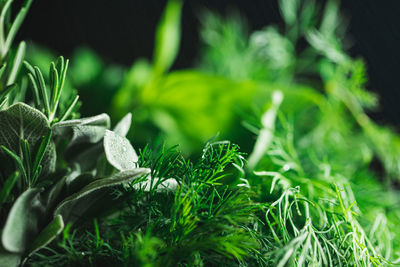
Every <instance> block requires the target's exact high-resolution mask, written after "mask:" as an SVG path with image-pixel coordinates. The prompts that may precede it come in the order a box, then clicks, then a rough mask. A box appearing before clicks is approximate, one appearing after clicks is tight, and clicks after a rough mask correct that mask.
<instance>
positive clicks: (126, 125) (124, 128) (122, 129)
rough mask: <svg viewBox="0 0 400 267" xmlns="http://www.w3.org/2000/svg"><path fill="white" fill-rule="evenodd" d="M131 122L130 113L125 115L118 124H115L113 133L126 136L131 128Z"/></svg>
mask: <svg viewBox="0 0 400 267" xmlns="http://www.w3.org/2000/svg"><path fill="white" fill-rule="evenodd" d="M131 122H132V113H128V114H126V115H125V117H123V118H122V120H121V121H120V122H118V123H117V125H115V128H114V130H113V132H114V133H116V134H118V135H120V136H126V135H127V134H128V131H129V129H130V128H131Z"/></svg>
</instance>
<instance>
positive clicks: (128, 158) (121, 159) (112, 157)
mask: <svg viewBox="0 0 400 267" xmlns="http://www.w3.org/2000/svg"><path fill="white" fill-rule="evenodd" d="M104 151H105V153H106V157H107V160H108V162H109V163H110V164H111V165H112V166H114V167H115V168H116V169H118V170H120V171H124V170H131V169H134V168H136V163H137V161H138V156H137V154H136V152H135V149H133V147H132V145H131V143H130V142H129V140H128V139H126V138H125V137H123V136H120V135H118V134H116V133H114V132H112V131H108V130H107V131H106V132H105V135H104Z"/></svg>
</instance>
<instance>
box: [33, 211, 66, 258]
mask: <svg viewBox="0 0 400 267" xmlns="http://www.w3.org/2000/svg"><path fill="white" fill-rule="evenodd" d="M63 229H64V221H63V218H62V216H61V215H57V216H55V217H54V219H53V220H52V221H51V222H50V223H49V224H48V225H47V226H46V227H45V228H44V229H43V230H42V232H40V234H39V236H38V237H37V238H36V239H35V241H33V243H32V246H31V247H30V249H29V253H28V254H29V255H31V254H33V253H35V252H36V251H38V250H39V249H41V248H43V247H45V246H46V245H48V244H49V243H50V242H51V241H53V239H54V238H56V237H57V235H58V234H59V233H60V232H61V231H62V230H63Z"/></svg>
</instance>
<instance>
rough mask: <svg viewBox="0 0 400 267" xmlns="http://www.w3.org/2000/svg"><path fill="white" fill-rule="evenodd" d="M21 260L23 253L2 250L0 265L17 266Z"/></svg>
mask: <svg viewBox="0 0 400 267" xmlns="http://www.w3.org/2000/svg"><path fill="white" fill-rule="evenodd" d="M20 262H21V254H16V253H10V252H6V251H0V267H17V266H19V264H20Z"/></svg>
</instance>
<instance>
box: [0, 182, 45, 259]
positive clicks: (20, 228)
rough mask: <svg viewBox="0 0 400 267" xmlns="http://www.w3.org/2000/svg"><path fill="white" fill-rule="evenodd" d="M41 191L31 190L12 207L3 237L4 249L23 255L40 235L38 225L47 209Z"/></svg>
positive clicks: (22, 195) (21, 196)
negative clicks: (41, 198) (40, 197)
mask: <svg viewBox="0 0 400 267" xmlns="http://www.w3.org/2000/svg"><path fill="white" fill-rule="evenodd" d="M40 191H41V190H40V189H37V188H30V189H28V190H26V191H25V192H24V193H22V194H21V195H20V196H19V197H18V199H17V200H16V201H15V203H14V205H13V206H12V208H11V210H10V212H9V214H8V217H7V220H6V223H5V225H4V228H3V233H2V235H1V242H2V244H3V247H4V248H5V249H6V250H7V251H9V252H14V253H23V252H24V251H25V250H26V249H27V248H28V247H29V245H30V243H31V242H32V241H33V239H34V238H35V236H36V234H37V233H38V224H39V220H40V218H41V217H42V216H43V214H44V211H45V208H44V206H43V205H42V203H41V201H40V199H39V193H40Z"/></svg>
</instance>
